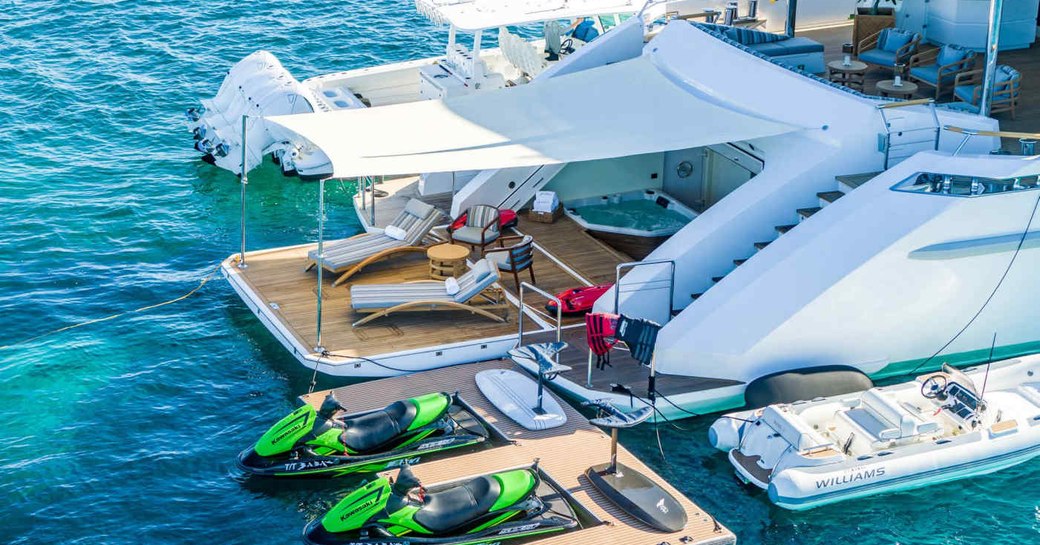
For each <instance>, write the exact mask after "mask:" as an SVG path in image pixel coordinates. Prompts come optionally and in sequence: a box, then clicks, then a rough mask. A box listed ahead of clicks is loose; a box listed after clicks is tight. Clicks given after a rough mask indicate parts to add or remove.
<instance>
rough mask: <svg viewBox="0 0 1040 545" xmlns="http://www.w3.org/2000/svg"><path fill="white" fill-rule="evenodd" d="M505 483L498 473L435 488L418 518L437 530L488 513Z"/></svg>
mask: <svg viewBox="0 0 1040 545" xmlns="http://www.w3.org/2000/svg"><path fill="white" fill-rule="evenodd" d="M501 491H502V490H501V486H500V485H499V483H498V479H495V478H494V477H477V478H476V479H473V480H472V481H469V482H467V483H465V484H463V485H461V486H456V487H453V488H449V489H448V490H445V491H443V492H435V493H433V494H430V495H429V496H427V497H426V504H425V505H423V506H422V508H420V509H419V511H418V512H416V513H415V517H414V518H415V522H418V523H419V524H422V525H423V527H425V528H426V529H427V530H430V531H431V532H433V533H437V534H440V533H445V532H449V531H451V530H454V529H456V528H459V527H460V526H463V525H465V524H466V523H468V522H470V521H472V520H475V519H477V518H479V517H481V516H483V515H486V514H487V513H488V511H490V510H491V507H492V506H493V505H494V504H495V501H496V500H497V499H498V496H499V494H501Z"/></svg>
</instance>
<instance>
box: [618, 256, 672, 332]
mask: <svg viewBox="0 0 1040 545" xmlns="http://www.w3.org/2000/svg"><path fill="white" fill-rule="evenodd" d="M664 264H668V265H669V266H670V272H671V276H670V277H669V278H668V319H671V318H672V310H674V307H673V306H672V305H673V303H674V301H675V260H674V259H654V260H651V261H628V262H625V263H618V265H617V267H615V268H614V314H618V313H619V311H620V308H619V305H620V299H621V271H622V270H624V269H634V268H636V267H641V266H643V265H664ZM650 282H656V280H651V281H650ZM650 282H644V283H643V284H644V285H645V284H649V283H650Z"/></svg>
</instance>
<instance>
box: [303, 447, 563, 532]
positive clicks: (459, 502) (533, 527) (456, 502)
mask: <svg viewBox="0 0 1040 545" xmlns="http://www.w3.org/2000/svg"><path fill="white" fill-rule="evenodd" d="M577 525H578V520H577V517H576V516H575V514H574V510H573V509H572V508H571V506H570V504H569V503H568V502H567V500H566V499H565V494H564V493H563V491H561V490H558V489H557V488H556V487H555V486H553V485H552V484H550V483H549V482H547V480H546V479H543V478H542V477H541V475H540V473H539V470H538V467H537V462H536V463H535V465H532V466H530V467H523V468H520V469H511V470H505V471H499V472H496V473H491V474H487V475H481V476H479V477H475V478H471V479H467V480H462V481H454V482H447V483H441V484H438V485H431V486H430V487H429V488H426V487H424V486H423V485H422V483H421V482H420V481H419V479H418V478H416V476H415V475H414V474H413V473H412V470H411V468H410V467H409V466H408V465H407V464H406V465H404V466H402V467H401V470H400V471H399V472H398V474H397V479H396V480H394V479H391V478H388V477H382V478H379V479H377V480H375V481H373V482H371V483H368V484H366V485H364V486H362V487H361V488H358V489H357V490H354V491H353V492H351V493H350V494H349V495H347V497H345V498H344V499H343V500H342V501H340V502H339V503H338V504H336V506H335V507H333V508H332V509H331V510H330V511H329V512H328V513H326V514H325V515H324V516H323V517H321V518H319V519H316V520H314V521H312V522H311V523H310V524H308V525H307V527H306V528H305V529H304V532H303V540H304V541H305V542H306V543H308V544H310V545H346V544H351V545H390V544H400V543H409V544H413V545H418V544H438V545H441V544H451V545H463V544H465V545H477V544H483V543H500V542H502V541H505V540H507V539H509V540H512V539H517V538H523V537H530V536H534V535H543V534H550V533H556V532H563V531H566V530H568V529H571V528H575V527H576V526H577Z"/></svg>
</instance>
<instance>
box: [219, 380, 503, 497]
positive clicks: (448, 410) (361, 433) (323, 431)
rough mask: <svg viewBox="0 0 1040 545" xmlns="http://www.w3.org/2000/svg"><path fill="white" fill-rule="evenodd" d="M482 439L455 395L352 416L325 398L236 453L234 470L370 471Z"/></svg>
mask: <svg viewBox="0 0 1040 545" xmlns="http://www.w3.org/2000/svg"><path fill="white" fill-rule="evenodd" d="M488 437H489V434H488V431H487V428H486V427H485V426H484V425H483V424H482V423H481V421H480V420H479V419H478V418H477V417H476V416H474V414H473V411H472V409H470V408H469V407H468V406H467V405H466V404H465V403H464V402H463V401H462V400H461V399H459V397H458V395H457V394H456V395H451V394H446V393H442V392H437V393H432V394H426V395H422V396H418V397H413V398H411V399H405V400H402V401H395V402H394V403H391V404H390V405H388V406H387V407H385V408H383V409H378V410H375V411H367V412H360V413H354V414H348V413H347V412H346V409H345V408H344V407H343V405H341V404H340V403H339V402H338V401H337V400H336V399H335V397H334V396H333V395H332V394H329V396H328V397H327V398H325V401H324V403H322V406H321V408H319V409H315V408H314V407H313V406H311V405H304V406H303V407H300V408H299V409H296V410H295V411H293V412H292V413H290V414H289V415H288V416H286V417H285V418H283V419H281V420H280V421H279V422H278V423H277V424H275V425H274V426H272V427H271V429H269V430H267V433H265V434H264V435H263V436H262V437H260V440H259V441H257V442H256V445H254V446H253V447H252V448H248V449H246V450H244V451H242V453H241V454H239V455H238V467H239V468H240V469H242V470H243V471H246V472H248V473H251V474H253V475H262V476H267V477H310V476H323V477H338V476H342V475H347V474H350V473H375V472H378V471H383V470H385V469H387V468H392V467H397V466H400V465H401V464H402V463H405V462H409V463H418V462H419V461H420V460H421V458H423V457H426V456H428V455H430V454H433V453H437V452H443V451H446V450H450V449H456V448H460V447H465V446H469V445H474V444H477V443H482V442H483V441H485V440H487V439H488Z"/></svg>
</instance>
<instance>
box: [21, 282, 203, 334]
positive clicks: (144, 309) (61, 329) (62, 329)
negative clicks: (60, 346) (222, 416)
mask: <svg viewBox="0 0 1040 545" xmlns="http://www.w3.org/2000/svg"><path fill="white" fill-rule="evenodd" d="M219 270H220V264H217V266H216V267H215V268H214V269H213V270H212V271H211V272H210V273H209V274H207V275H206V277H205V278H203V279H202V281H201V282H199V285H197V286H195V287H194V288H193V289H192V290H191V291H189V292H188V293H185V294H184V295H181V296H180V297H176V298H174V299H170V300H168V301H163V302H161V303H156V304H154V305H148V306H144V307H141V308H135V309H133V310H127V311H124V312H119V313H116V314H113V315H111V316H105V317H104V318H95V319H93V320H87V321H85V322H79V323H76V324H72V325H67V326H65V327H59V328H58V329H52V330H51V331H47V332H46V333H41V334H39V335H36V336H34V337H29V338H28V339H23V340H20V341H17V342H13V343H11V344H7V345H3V346H0V350H7V349H9V348H14V347H16V346H20V345H23V344H28V343H31V342H33V341H36V340H39V339H42V338H44V337H50V336H51V335H57V334H58V333H64V332H66V331H69V330H72V329H76V328H80V327H85V326H88V325H93V324H97V323H101V322H107V321H109V320H115V319H116V318H122V317H123V316H126V315H128V314H137V313H140V312H147V311H149V310H153V309H157V308H159V307H164V306H166V305H172V304H174V303H177V302H180V301H183V300H185V299H187V298H189V297H191V296H192V295H195V293H196V292H198V291H199V290H200V289H202V287H203V286H205V285H206V283H207V282H209V281H210V280H212V279H213V275H215V274H217V271H219Z"/></svg>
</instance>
